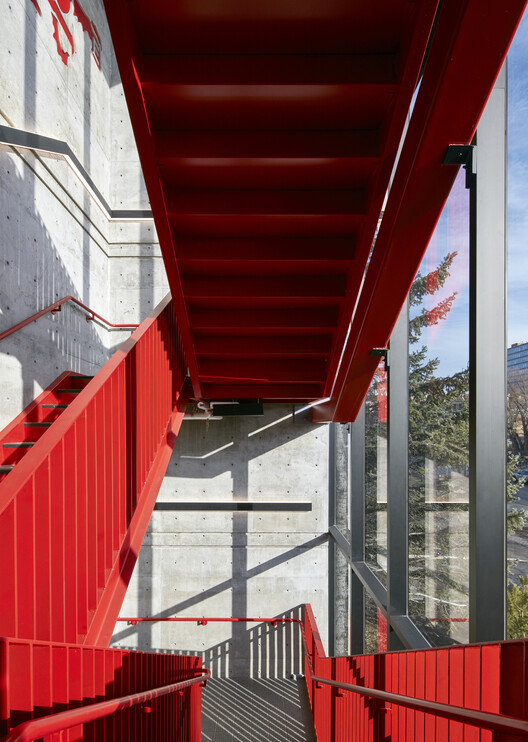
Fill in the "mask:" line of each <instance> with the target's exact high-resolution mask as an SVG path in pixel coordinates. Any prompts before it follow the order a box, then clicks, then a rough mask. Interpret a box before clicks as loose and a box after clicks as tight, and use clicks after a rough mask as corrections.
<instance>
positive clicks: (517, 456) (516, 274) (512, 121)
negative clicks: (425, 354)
mask: <svg viewBox="0 0 528 742" xmlns="http://www.w3.org/2000/svg"><path fill="white" fill-rule="evenodd" d="M527 41H528V13H525V16H524V18H523V20H522V22H521V25H520V26H519V28H518V30H517V33H516V35H515V39H514V41H513V44H512V46H511V49H510V52H509V54H508V117H507V142H508V188H507V197H508V201H507V208H508V212H507V213H508V345H509V348H508V352H507V358H508V381H507V383H508V386H507V399H508V417H507V436H508V438H507V462H506V463H507V468H506V471H507V491H508V514H507V532H508V545H507V554H508V593H507V598H508V603H507V605H508V610H507V622H508V634H507V637H508V639H515V638H522V637H526V636H528V518H527V516H528V344H527V341H528V322H527V317H528V291H527V290H526V276H527V251H526V233H527V228H528V210H527V209H526V202H527V198H528V179H527V177H526V175H527V163H528V136H527V130H526V100H527V99H528V98H527V97H528V74H527V71H528V70H527V67H528V57H527V54H526V50H527V48H528V46H527Z"/></svg>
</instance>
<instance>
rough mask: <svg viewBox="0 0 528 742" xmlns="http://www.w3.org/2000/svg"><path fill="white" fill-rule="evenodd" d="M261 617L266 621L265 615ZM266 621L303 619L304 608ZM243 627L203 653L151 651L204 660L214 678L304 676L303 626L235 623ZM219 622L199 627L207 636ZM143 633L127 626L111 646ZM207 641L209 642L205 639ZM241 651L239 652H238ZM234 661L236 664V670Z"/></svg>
mask: <svg viewBox="0 0 528 742" xmlns="http://www.w3.org/2000/svg"><path fill="white" fill-rule="evenodd" d="M262 618H265V617H264V616H263V617H262ZM267 618H295V619H298V620H302V618H303V606H302V605H298V606H296V607H294V608H292V609H290V610H289V611H285V612H284V613H280V614H278V615H277V616H268V617H267ZM171 625H172V626H173V627H174V626H175V627H176V628H175V629H174V634H175V636H176V637H177V634H178V626H182V633H183V627H185V626H186V624H185V623H184V624H171ZM235 625H236V626H239V627H240V632H238V633H237V634H235V633H234V632H233V636H232V638H231V639H228V640H226V641H223V642H219V643H218V644H214V645H212V646H210V647H208V648H207V649H206V650H204V651H199V650H192V649H191V650H189V649H170V650H166V649H156V648H154V647H151V648H150V651H154V652H169V653H170V654H183V655H186V656H189V657H201V658H202V661H203V665H204V667H207V668H208V669H209V670H211V674H212V676H213V677H215V678H227V677H245V678H248V677H251V678H257V677H260V678H289V677H291V676H292V675H298V674H302V673H304V655H303V646H302V639H301V632H300V627H299V625H298V624H296V623H278V624H277V625H276V626H274V625H273V624H270V623H256V624H250V623H239V624H235ZM214 627H217V623H216V622H214V623H208V624H207V625H206V626H202V627H200V631H203V632H204V636H205V637H207V631H208V630H214ZM136 629H138V630H139V631H140V630H141V624H138V625H137V626H127V628H126V629H125V630H124V631H122V632H120V633H119V634H116V635H114V637H113V639H112V643H113V642H114V641H116V640H117V639H118V638H123V637H125V636H131V635H132V634H133V633H135V630H136ZM242 634H244V635H245V636H244V641H243V642H240V636H241V635H242ZM205 641H207V639H206V638H205ZM237 642H238V643H239V644H240V643H241V644H242V646H243V647H244V648H245V649H247V652H248V653H247V656H246V657H244V658H242V657H241V655H240V651H239V648H237V647H236V644H237ZM119 648H120V649H125V648H129V649H135V648H136V647H124V646H123V645H122V644H120V645H119ZM237 649H238V651H237ZM242 659H243V662H242V661H241V660H242ZM233 662H235V663H236V665H235V667H234V668H233Z"/></svg>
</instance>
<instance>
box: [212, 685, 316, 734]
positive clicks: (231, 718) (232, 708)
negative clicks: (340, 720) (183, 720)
mask: <svg viewBox="0 0 528 742" xmlns="http://www.w3.org/2000/svg"><path fill="white" fill-rule="evenodd" d="M285 740H292V741H295V742H316V737H315V732H314V728H313V721H312V714H311V711H310V704H309V701H308V693H307V691H306V683H305V681H304V679H303V678H298V679H297V678H296V679H290V678H238V677H237V678H213V679H212V680H208V681H207V685H206V687H205V688H204V689H203V691H202V742H285Z"/></svg>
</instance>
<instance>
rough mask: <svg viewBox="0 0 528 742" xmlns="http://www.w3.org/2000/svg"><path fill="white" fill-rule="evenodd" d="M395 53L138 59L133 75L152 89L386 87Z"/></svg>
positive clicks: (393, 80) (394, 77) (394, 71)
mask: <svg viewBox="0 0 528 742" xmlns="http://www.w3.org/2000/svg"><path fill="white" fill-rule="evenodd" d="M398 63H399V59H398V56H397V55H396V54H325V55H321V54H297V55H293V54H269V55H262V54H259V55H247V54H246V55H243V54H223V55H218V54H214V55H207V54H200V55H198V54H174V55H171V56H167V55H165V54H163V55H155V54H153V55H148V56H145V57H143V59H142V60H141V63H140V66H139V75H140V77H141V80H142V81H143V82H144V83H147V84H148V83H154V84H156V85H164V84H168V85H174V84H178V85H206V86H211V85H251V86H255V85H281V86H284V85H303V86H305V85H353V84H357V85H358V87H359V88H364V87H365V86H367V85H390V84H394V83H396V82H397V77H398Z"/></svg>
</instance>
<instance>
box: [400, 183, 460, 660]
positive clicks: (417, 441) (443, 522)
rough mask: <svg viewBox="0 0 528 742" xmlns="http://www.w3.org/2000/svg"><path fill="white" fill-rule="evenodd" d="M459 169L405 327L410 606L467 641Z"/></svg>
mask: <svg viewBox="0 0 528 742" xmlns="http://www.w3.org/2000/svg"><path fill="white" fill-rule="evenodd" d="M464 181H465V173H464V171H463V170H461V172H460V174H459V176H458V178H457V180H456V182H455V185H454V186H453V190H452V192H451V195H450V197H449V200H448V202H447V204H446V207H445V209H444V212H443V214H442V217H441V219H440V221H439V223H438V226H437V228H436V231H435V234H434V235H433V238H432V240H431V242H430V244H429V247H428V249H427V253H426V255H425V257H424V260H423V262H422V265H421V267H420V271H419V273H418V275H417V277H416V279H415V281H414V284H413V287H412V289H411V293H410V295H409V302H410V323H409V590H410V594H409V611H410V614H411V616H412V617H413V619H414V620H415V621H416V623H417V624H418V626H419V627H420V629H421V630H422V631H423V632H424V633H425V634H426V636H427V637H428V639H429V640H430V641H431V642H432V643H433V644H436V645H441V644H448V643H452V642H454V641H457V642H466V641H468V592H469V540H468V530H469V512H468V511H469V477H468V475H469V440H468V422H469V421H468V417H469V415H468V412H469V410H468V405H469V388H468V361H469V192H468V191H467V190H466V189H465V182H464Z"/></svg>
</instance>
